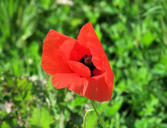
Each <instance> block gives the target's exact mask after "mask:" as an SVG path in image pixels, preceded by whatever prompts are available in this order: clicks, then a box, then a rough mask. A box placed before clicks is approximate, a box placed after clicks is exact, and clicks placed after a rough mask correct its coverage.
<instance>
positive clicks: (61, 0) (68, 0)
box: [57, 0, 73, 6]
mask: <svg viewBox="0 0 167 128" xmlns="http://www.w3.org/2000/svg"><path fill="white" fill-rule="evenodd" d="M57 4H64V5H70V6H72V5H73V2H72V1H71V0H58V1H57Z"/></svg>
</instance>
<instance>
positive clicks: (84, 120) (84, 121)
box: [83, 109, 93, 128]
mask: <svg viewBox="0 0 167 128" xmlns="http://www.w3.org/2000/svg"><path fill="white" fill-rule="evenodd" d="M91 111H93V109H89V110H88V111H87V112H86V113H85V115H84V119H83V128H86V116H87V114H88V113H89V112H91Z"/></svg>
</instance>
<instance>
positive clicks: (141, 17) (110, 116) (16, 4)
mask: <svg viewBox="0 0 167 128" xmlns="http://www.w3.org/2000/svg"><path fill="white" fill-rule="evenodd" d="M72 3H73V4H72V5H68V4H60V3H58V2H57V1H55V0H0V128H81V126H82V121H83V116H84V113H85V111H87V110H88V109H90V108H91V105H90V103H89V100H87V98H84V97H81V96H79V95H78V94H75V93H73V92H71V91H68V90H66V89H61V90H57V89H55V88H54V87H53V86H52V84H51V80H50V77H49V76H48V75H46V74H45V72H44V71H43V70H42V68H41V62H40V60H41V55H42V45H43V40H44V38H45V36H46V34H47V32H48V31H49V29H55V30H56V31H59V32H61V33H64V34H66V35H68V36H71V37H74V38H76V37H77V35H78V32H79V30H80V28H81V26H82V25H83V24H85V23H87V22H88V21H90V22H92V24H93V26H94V28H95V30H96V32H97V35H98V37H99V39H100V40H101V42H102V44H103V47H104V49H105V52H106V54H107V56H108V58H109V60H110V63H111V67H112V69H113V71H114V73H115V84H114V92H113V98H112V100H110V101H108V102H104V103H98V102H96V105H97V109H98V111H99V113H100V114H101V117H102V119H103V120H104V123H105V125H106V127H108V128H167V85H166V84H167V15H166V12H167V2H166V0H146V1H145V0H124V1H123V0H102V1H97V0H94V1H93V0H72ZM10 105H11V107H10ZM86 126H87V128H100V124H99V120H98V118H97V116H96V114H95V112H90V113H89V114H88V116H87V122H86Z"/></svg>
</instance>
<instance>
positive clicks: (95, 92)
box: [83, 73, 113, 102]
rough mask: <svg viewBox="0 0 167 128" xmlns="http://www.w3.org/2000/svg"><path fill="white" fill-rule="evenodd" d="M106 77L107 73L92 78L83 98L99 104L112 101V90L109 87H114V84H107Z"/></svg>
mask: <svg viewBox="0 0 167 128" xmlns="http://www.w3.org/2000/svg"><path fill="white" fill-rule="evenodd" d="M105 76H106V73H103V74H102V75H99V76H95V77H92V78H91V79H90V80H89V85H88V86H87V88H86V89H85V92H84V94H83V96H86V97H87V98H89V99H91V100H96V101H99V102H103V101H107V100H110V99H111V98H112V88H109V87H112V86H113V82H110V83H108V82H106V80H105ZM109 84H110V85H109Z"/></svg>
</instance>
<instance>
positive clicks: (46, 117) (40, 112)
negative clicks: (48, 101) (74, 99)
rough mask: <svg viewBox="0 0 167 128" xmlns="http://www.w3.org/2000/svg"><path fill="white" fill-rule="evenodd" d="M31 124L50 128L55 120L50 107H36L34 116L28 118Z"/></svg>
mask: <svg viewBox="0 0 167 128" xmlns="http://www.w3.org/2000/svg"><path fill="white" fill-rule="evenodd" d="M28 121H29V124H31V126H37V127H42V128H50V125H51V124H52V123H53V122H54V119H53V116H52V115H51V113H50V112H49V109H47V108H45V107H42V108H34V109H33V113H32V116H31V117H30V118H29V119H28Z"/></svg>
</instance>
